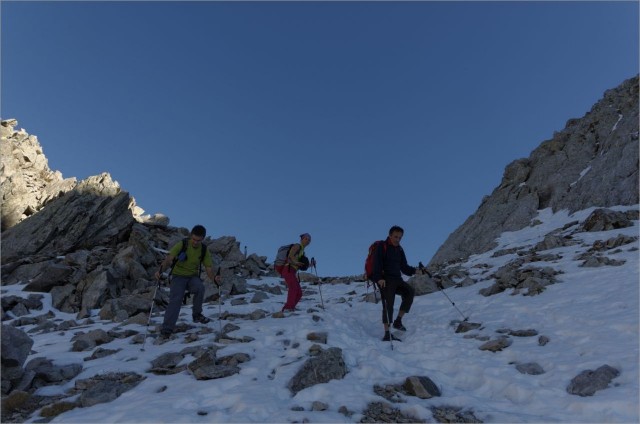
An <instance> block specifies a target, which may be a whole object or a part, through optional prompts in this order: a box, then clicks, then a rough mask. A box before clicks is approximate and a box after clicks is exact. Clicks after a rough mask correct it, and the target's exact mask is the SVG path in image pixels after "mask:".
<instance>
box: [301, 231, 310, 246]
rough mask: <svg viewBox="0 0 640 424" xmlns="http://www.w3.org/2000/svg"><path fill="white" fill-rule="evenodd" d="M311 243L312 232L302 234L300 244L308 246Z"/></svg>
mask: <svg viewBox="0 0 640 424" xmlns="http://www.w3.org/2000/svg"><path fill="white" fill-rule="evenodd" d="M310 243H311V234H309V233H304V234H300V244H301V245H303V246H308V245H309V244H310Z"/></svg>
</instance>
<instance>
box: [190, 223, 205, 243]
mask: <svg viewBox="0 0 640 424" xmlns="http://www.w3.org/2000/svg"><path fill="white" fill-rule="evenodd" d="M206 235H207V229H206V228H204V227H203V226H202V225H196V226H195V227H193V228H192V229H191V244H192V245H193V246H196V245H198V244H200V243H202V240H204V238H205V237H206Z"/></svg>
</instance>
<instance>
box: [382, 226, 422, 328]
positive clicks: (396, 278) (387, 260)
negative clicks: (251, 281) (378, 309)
mask: <svg viewBox="0 0 640 424" xmlns="http://www.w3.org/2000/svg"><path fill="white" fill-rule="evenodd" d="M403 235H404V230H403V229H402V228H401V227H398V226H397V225H394V226H393V227H391V229H389V237H387V239H386V240H385V242H384V243H379V244H378V246H377V249H376V252H375V256H374V261H373V275H372V278H371V280H372V281H375V282H376V283H377V284H378V286H379V287H380V297H381V298H382V322H383V324H384V337H383V338H382V340H384V341H390V340H392V338H393V340H400V339H398V338H397V337H395V336H394V335H393V334H391V333H390V332H389V323H390V322H392V321H393V304H394V301H395V297H396V294H399V295H400V296H401V297H402V303H401V304H400V310H399V311H398V316H397V318H396V319H395V321H393V328H395V329H397V330H401V331H406V330H407V329H406V328H405V326H404V325H403V324H402V317H403V316H404V314H406V313H407V312H409V310H410V309H411V304H412V303H413V296H414V292H415V291H414V290H413V287H411V286H410V285H409V284H407V282H406V281H404V280H403V279H402V274H405V275H408V276H411V275H414V274H416V275H420V274H422V271H420V269H418V268H414V267H411V266H409V265H408V264H407V257H406V256H405V254H404V250H403V249H402V246H400V240H402V236H403Z"/></svg>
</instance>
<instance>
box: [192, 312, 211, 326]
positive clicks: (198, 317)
mask: <svg viewBox="0 0 640 424" xmlns="http://www.w3.org/2000/svg"><path fill="white" fill-rule="evenodd" d="M210 321H211V320H210V319H209V318H207V317H205V316H204V315H202V314H200V315H196V316H194V317H193V322H199V323H200V324H206V323H208V322H210Z"/></svg>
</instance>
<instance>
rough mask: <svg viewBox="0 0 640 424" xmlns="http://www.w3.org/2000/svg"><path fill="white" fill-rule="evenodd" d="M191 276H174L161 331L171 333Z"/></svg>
mask: <svg viewBox="0 0 640 424" xmlns="http://www.w3.org/2000/svg"><path fill="white" fill-rule="evenodd" d="M188 281H189V277H176V276H174V277H172V278H171V286H170V290H169V304H168V305H167V309H166V310H165V311H164V319H163V321H162V329H161V332H162V333H163V334H171V333H172V332H173V329H174V327H175V326H176V322H177V321H178V316H179V315H180V307H181V306H182V298H183V297H184V291H185V289H186V288H187V282H188Z"/></svg>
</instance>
